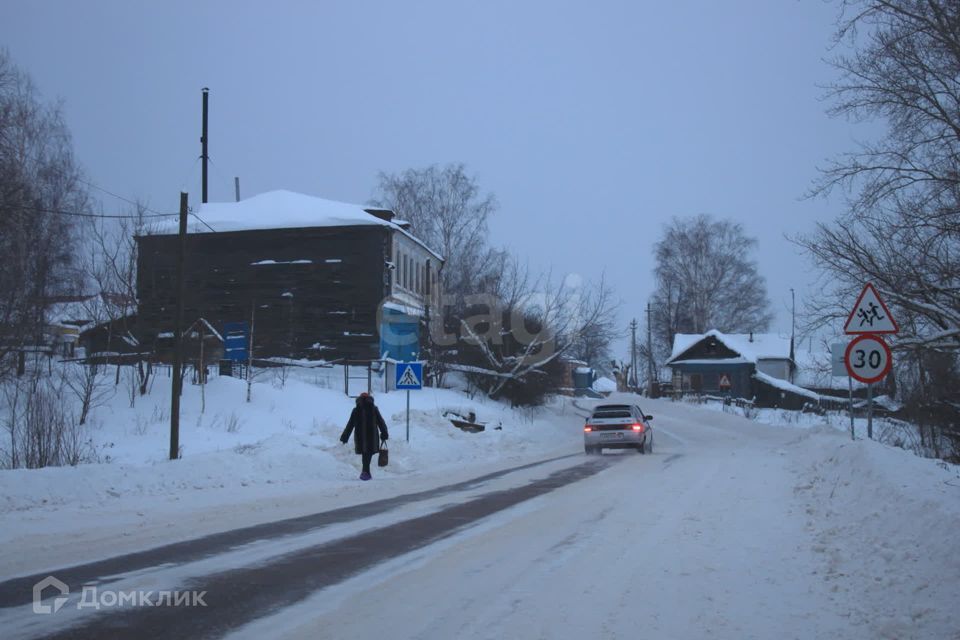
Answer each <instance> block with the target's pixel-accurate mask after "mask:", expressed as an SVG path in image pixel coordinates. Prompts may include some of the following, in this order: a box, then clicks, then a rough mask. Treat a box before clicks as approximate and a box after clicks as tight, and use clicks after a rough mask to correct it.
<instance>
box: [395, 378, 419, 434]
mask: <svg viewBox="0 0 960 640" xmlns="http://www.w3.org/2000/svg"><path fill="white" fill-rule="evenodd" d="M396 376H397V377H396V379H395V382H396V384H395V385H394V386H396V388H397V389H398V390H399V389H406V391H407V442H410V391H411V390H416V391H419V390H420V389H422V388H423V363H422V362H398V363H397V370H396Z"/></svg>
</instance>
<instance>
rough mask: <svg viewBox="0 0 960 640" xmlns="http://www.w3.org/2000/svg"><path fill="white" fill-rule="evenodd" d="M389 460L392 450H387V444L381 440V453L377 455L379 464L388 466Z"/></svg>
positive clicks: (379, 465)
mask: <svg viewBox="0 0 960 640" xmlns="http://www.w3.org/2000/svg"><path fill="white" fill-rule="evenodd" d="M389 462H390V451H388V450H387V446H386V445H385V444H383V443H382V442H381V443H380V455H379V456H377V466H378V467H385V466H387V463H389Z"/></svg>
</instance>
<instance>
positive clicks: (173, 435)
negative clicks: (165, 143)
mask: <svg viewBox="0 0 960 640" xmlns="http://www.w3.org/2000/svg"><path fill="white" fill-rule="evenodd" d="M186 254H187V194H185V193H183V192H181V193H180V235H179V237H178V242H177V285H176V286H177V288H176V292H177V305H176V310H175V311H174V318H173V389H172V391H171V396H170V459H171V460H176V459H177V458H179V457H180V392H181V390H182V389H183V263H184V261H185V260H186V257H187V255H186Z"/></svg>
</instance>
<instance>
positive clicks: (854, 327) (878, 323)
mask: <svg viewBox="0 0 960 640" xmlns="http://www.w3.org/2000/svg"><path fill="white" fill-rule="evenodd" d="M899 331H900V327H898V326H897V321H896V320H894V319H893V314H891V313H890V310H889V309H887V305H885V304H884V303H883V300H881V299H880V294H878V293H877V290H876V289H874V288H873V285H872V284H871V283H869V282H868V283H867V284H866V286H864V287H863V291H861V292H860V297H859V298H857V303H856V304H855V305H853V311H851V312H850V316H849V317H847V324H845V325H844V326H843V332H844V333H898V332H899Z"/></svg>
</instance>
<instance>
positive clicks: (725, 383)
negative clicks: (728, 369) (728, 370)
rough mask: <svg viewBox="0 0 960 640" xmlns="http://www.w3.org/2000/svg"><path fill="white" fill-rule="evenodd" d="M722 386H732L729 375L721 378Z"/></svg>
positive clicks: (723, 375)
mask: <svg viewBox="0 0 960 640" xmlns="http://www.w3.org/2000/svg"><path fill="white" fill-rule="evenodd" d="M720 386H721V387H729V386H731V385H730V377H729V376H727V374H725V373H724V374H722V375H721V376H720Z"/></svg>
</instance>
